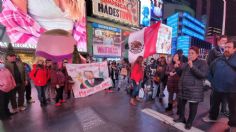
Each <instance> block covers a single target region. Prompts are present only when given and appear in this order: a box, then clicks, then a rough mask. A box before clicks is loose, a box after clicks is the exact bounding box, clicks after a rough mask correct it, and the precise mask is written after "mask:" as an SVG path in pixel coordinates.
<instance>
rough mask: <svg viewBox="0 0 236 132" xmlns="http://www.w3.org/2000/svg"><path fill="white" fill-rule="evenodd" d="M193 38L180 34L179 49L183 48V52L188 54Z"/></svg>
mask: <svg viewBox="0 0 236 132" xmlns="http://www.w3.org/2000/svg"><path fill="white" fill-rule="evenodd" d="M190 41H191V38H190V37H189V36H179V37H178V39H177V50H178V49H182V50H183V54H184V55H185V56H188V52H189V48H190Z"/></svg>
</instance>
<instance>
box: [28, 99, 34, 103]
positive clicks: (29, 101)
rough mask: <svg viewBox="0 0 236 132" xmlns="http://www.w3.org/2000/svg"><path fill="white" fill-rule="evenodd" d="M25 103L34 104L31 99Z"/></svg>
mask: <svg viewBox="0 0 236 132" xmlns="http://www.w3.org/2000/svg"><path fill="white" fill-rule="evenodd" d="M27 102H28V103H29V104H32V103H35V101H34V100H32V99H30V100H28V101H27Z"/></svg>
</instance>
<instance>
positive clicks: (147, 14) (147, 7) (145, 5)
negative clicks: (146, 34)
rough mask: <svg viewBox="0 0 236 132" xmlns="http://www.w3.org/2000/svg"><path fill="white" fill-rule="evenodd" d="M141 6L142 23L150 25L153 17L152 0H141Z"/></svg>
mask: <svg viewBox="0 0 236 132" xmlns="http://www.w3.org/2000/svg"><path fill="white" fill-rule="evenodd" d="M140 2H141V8H140V25H142V26H145V27H147V26H150V19H151V1H150V0H141V1H140Z"/></svg>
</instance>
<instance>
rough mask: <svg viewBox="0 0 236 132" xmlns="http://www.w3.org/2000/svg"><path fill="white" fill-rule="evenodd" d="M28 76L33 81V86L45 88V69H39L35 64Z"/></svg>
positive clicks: (46, 73) (46, 75) (46, 78)
mask: <svg viewBox="0 0 236 132" xmlns="http://www.w3.org/2000/svg"><path fill="white" fill-rule="evenodd" d="M29 76H30V78H31V79H32V80H33V82H34V85H35V86H45V85H46V84H47V81H48V79H49V74H48V72H47V70H46V68H45V67H42V68H39V67H37V65H36V64H35V65H33V70H32V71H31V72H30V75H29Z"/></svg>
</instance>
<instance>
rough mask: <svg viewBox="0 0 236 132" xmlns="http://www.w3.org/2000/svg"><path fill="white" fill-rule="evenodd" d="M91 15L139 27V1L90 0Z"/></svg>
mask: <svg viewBox="0 0 236 132" xmlns="http://www.w3.org/2000/svg"><path fill="white" fill-rule="evenodd" d="M92 6H93V15H95V16H98V17H101V18H105V19H109V20H113V21H117V22H120V23H123V24H128V25H131V26H135V27H138V26H139V0H92Z"/></svg>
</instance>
